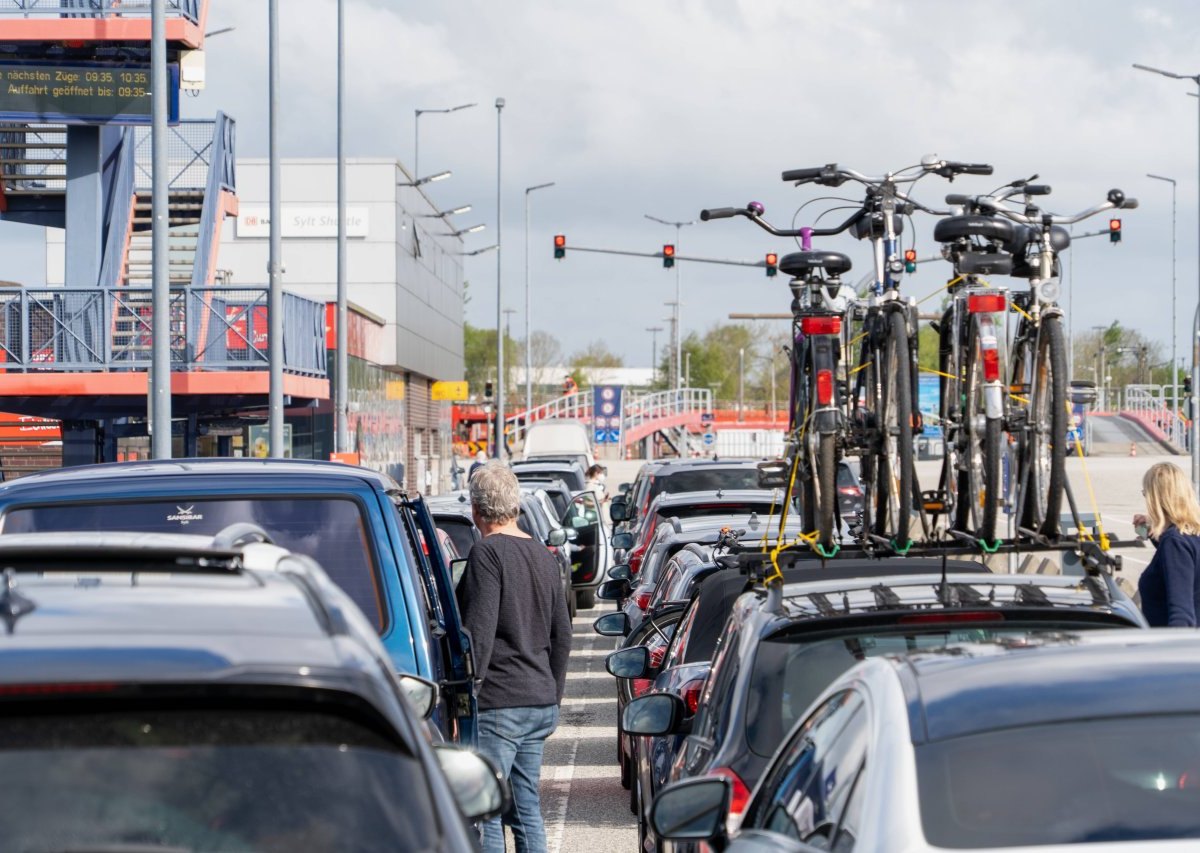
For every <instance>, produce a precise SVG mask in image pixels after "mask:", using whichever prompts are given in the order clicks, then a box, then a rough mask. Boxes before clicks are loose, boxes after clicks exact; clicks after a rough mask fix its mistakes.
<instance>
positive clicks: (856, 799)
mask: <svg viewBox="0 0 1200 853" xmlns="http://www.w3.org/2000/svg"><path fill="white" fill-rule="evenodd" d="M868 757H869V756H868ZM866 775H867V771H866V768H865V767H860V768H859V770H858V773H857V774H856V775H855V778H854V782H853V783H852V791H851V793H850V799H849V800H847V801H846V808H845V809H843V810H842V822H841V824H840V825H839V826H838V830H837V836H836V837H835V838H834V841H833V847H832V848H831V849H832V850H833V851H834V853H850V851H851V850H853V849H854V842H856V841H857V840H858V837H859V835H861V834H862V831H861V830H862V814H863V798H864V797H865V796H866V794H865V792H866V790H867V786H866V784H865V781H866V780H865V778H864V777H865V776H866Z"/></svg>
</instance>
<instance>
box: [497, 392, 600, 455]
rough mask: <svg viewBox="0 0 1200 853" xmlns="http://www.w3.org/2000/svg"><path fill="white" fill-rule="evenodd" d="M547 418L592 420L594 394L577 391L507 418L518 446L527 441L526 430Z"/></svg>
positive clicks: (510, 431) (509, 430)
mask: <svg viewBox="0 0 1200 853" xmlns="http://www.w3.org/2000/svg"><path fill="white" fill-rule="evenodd" d="M546 418H565V419H568V420H576V421H590V420H591V419H592V392H591V391H576V392H575V393H573V394H567V395H565V396H563V397H557V398H555V399H553V400H551V401H550V402H548V403H543V404H542V405H540V406H535V407H534V408H532V409H530V410H529V411H528V412H520V413H518V414H515V415H509V416H508V417H507V418H505V423H506V424H507V426H508V430H507V431H508V432H509V434H510V435H511V436H512V440H513V441H514V442H515V443H516V444H518V445H519V444H520V443H521V442H523V441H524V440H525V430H526V429H528V428H529V425H530V424H533V423H536V422H537V421H541V420H545V419H546Z"/></svg>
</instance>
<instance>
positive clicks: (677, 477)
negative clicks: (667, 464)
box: [650, 465, 758, 500]
mask: <svg viewBox="0 0 1200 853" xmlns="http://www.w3.org/2000/svg"><path fill="white" fill-rule="evenodd" d="M757 488H758V469H757V468H756V467H754V466H752V465H747V466H742V467H738V468H703V469H696V470H692V471H671V472H669V473H668V472H663V473H660V474H659V475H658V476H656V477H655V478H654V482H653V484H652V485H651V486H650V499H651V500H653V499H654V498H655V497H657V496H658V495H660V494H661V493H663V492H671V493H676V492H715V491H717V490H718V489H719V490H722V491H726V492H728V491H732V490H734V489H757Z"/></svg>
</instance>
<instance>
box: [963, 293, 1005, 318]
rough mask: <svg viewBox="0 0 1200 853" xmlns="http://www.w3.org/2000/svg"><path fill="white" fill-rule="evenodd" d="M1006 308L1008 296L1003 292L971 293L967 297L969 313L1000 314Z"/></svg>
mask: <svg viewBox="0 0 1200 853" xmlns="http://www.w3.org/2000/svg"><path fill="white" fill-rule="evenodd" d="M1006 310H1008V297H1006V296H1005V295H1004V294H1003V293H973V294H971V295H970V296H968V297H967V311H968V312H969V313H971V314H1000V313H1002V312H1004V311H1006Z"/></svg>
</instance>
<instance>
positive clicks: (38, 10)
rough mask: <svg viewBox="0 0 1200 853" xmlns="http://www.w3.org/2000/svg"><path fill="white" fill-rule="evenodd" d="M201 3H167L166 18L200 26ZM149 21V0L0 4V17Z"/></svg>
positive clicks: (14, 0)
mask: <svg viewBox="0 0 1200 853" xmlns="http://www.w3.org/2000/svg"><path fill="white" fill-rule="evenodd" d="M200 2H201V0H167V2H166V7H167V15H168V16H170V17H182V18H187V19H188V20H189V21H191V22H192V23H193V24H198V23H200ZM5 16H14V17H21V18H115V17H121V18H149V17H150V0H0V17H5Z"/></svg>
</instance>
